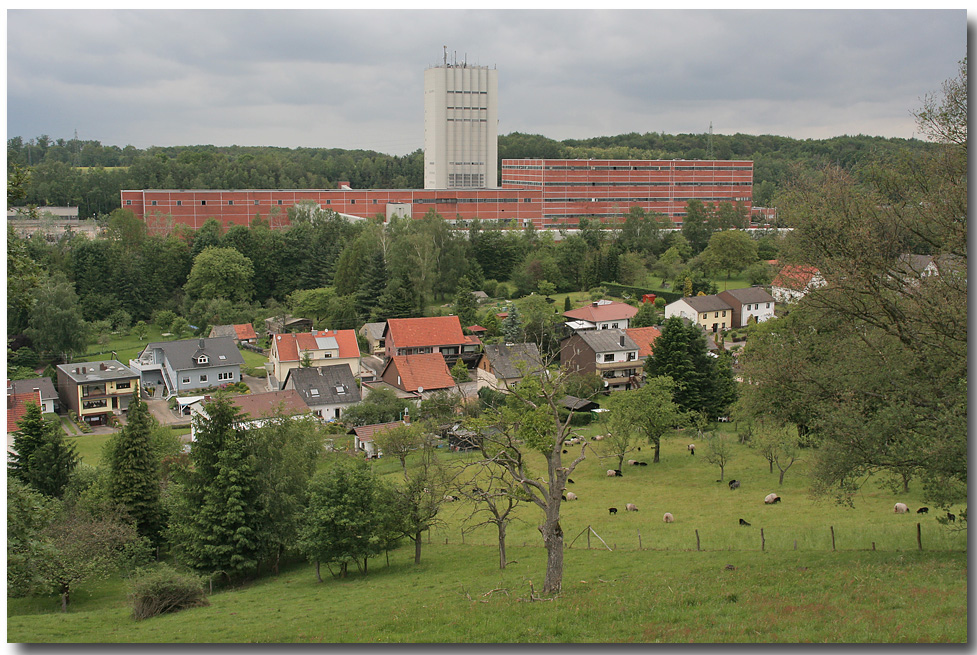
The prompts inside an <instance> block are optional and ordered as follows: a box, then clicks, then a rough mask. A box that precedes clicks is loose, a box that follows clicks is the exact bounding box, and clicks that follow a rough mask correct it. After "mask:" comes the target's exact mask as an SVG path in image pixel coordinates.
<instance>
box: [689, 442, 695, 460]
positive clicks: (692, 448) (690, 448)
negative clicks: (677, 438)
mask: <svg viewBox="0 0 977 655" xmlns="http://www.w3.org/2000/svg"><path fill="white" fill-rule="evenodd" d="M688 448H689V454H690V455H692V456H693V457H695V444H694V443H690V444H689V446H688Z"/></svg>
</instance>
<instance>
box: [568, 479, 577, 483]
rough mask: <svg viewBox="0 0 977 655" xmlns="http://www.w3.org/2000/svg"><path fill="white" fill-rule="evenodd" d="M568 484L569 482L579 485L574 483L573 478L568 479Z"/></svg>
mask: <svg viewBox="0 0 977 655" xmlns="http://www.w3.org/2000/svg"><path fill="white" fill-rule="evenodd" d="M567 482H569V483H570V484H577V483H576V482H574V481H573V478H567Z"/></svg>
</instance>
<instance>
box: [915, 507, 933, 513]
mask: <svg viewBox="0 0 977 655" xmlns="http://www.w3.org/2000/svg"><path fill="white" fill-rule="evenodd" d="M929 511H930V508H929V507H920V508H919V509H917V510H916V513H917V514H929Z"/></svg>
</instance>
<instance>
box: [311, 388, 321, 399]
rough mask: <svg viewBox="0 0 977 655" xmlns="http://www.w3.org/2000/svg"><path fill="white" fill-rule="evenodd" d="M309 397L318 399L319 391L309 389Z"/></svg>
mask: <svg viewBox="0 0 977 655" xmlns="http://www.w3.org/2000/svg"><path fill="white" fill-rule="evenodd" d="M309 395H310V396H315V397H317V398H318V397H319V390H318V389H309Z"/></svg>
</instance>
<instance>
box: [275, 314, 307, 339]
mask: <svg viewBox="0 0 977 655" xmlns="http://www.w3.org/2000/svg"><path fill="white" fill-rule="evenodd" d="M311 329H312V319H311V318H298V317H295V316H292V315H291V314H285V316H271V317H269V318H266V319H265V332H267V333H268V336H271V335H273V334H283V333H285V332H305V331H306V330H311Z"/></svg>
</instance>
